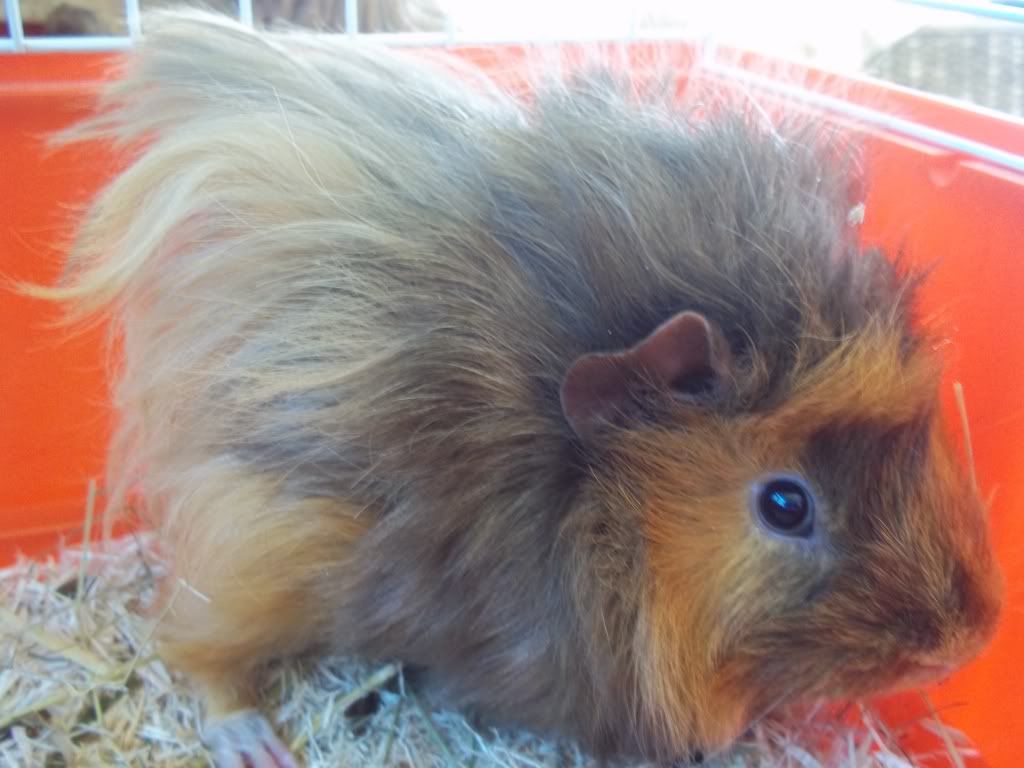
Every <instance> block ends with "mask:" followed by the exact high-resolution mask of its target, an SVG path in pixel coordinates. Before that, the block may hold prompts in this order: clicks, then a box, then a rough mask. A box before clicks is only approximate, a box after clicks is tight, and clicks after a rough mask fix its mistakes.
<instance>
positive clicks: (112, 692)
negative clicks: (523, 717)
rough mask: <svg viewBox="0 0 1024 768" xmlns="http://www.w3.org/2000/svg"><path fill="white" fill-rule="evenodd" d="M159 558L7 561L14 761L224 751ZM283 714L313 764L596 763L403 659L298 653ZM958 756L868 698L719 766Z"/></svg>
mask: <svg viewBox="0 0 1024 768" xmlns="http://www.w3.org/2000/svg"><path fill="white" fill-rule="evenodd" d="M158 573H159V564H158V561H157V559H156V557H155V556H154V548H153V546H152V540H151V539H150V538H148V537H147V536H146V535H137V536H129V537H127V538H122V539H114V540H112V541H110V542H108V543H106V544H103V545H93V547H92V548H91V551H90V548H85V549H83V548H72V547H62V548H61V549H60V551H59V552H58V553H57V554H56V555H54V556H53V557H51V558H50V559H48V560H46V561H45V562H36V561H31V560H27V559H23V560H21V561H20V562H18V563H17V564H16V565H14V566H12V567H10V568H7V569H5V570H2V571H0V595H2V598H0V659H2V666H0V764H3V765H7V766H44V767H46V768H50V767H51V766H52V767H56V766H108V765H109V766H157V767H160V768H186V766H187V767H190V768H191V767H193V766H196V767H198V766H207V765H210V763H209V759H208V757H207V755H206V752H205V750H204V748H203V747H202V744H201V741H200V737H199V723H200V714H201V713H200V709H199V704H198V702H197V700H196V699H195V698H194V697H193V696H192V695H191V694H190V691H189V689H188V687H187V686H186V684H185V682H184V681H183V680H181V679H180V678H179V677H177V676H176V675H174V674H173V673H172V672H171V671H169V670H168V669H167V667H165V666H164V664H163V663H162V662H161V661H160V660H159V659H158V658H156V656H155V655H154V650H153V644H152V642H151V638H152V631H153V622H154V621H158V620H159V617H157V618H156V619H153V618H147V617H146V613H145V607H146V605H147V603H148V601H149V600H150V599H152V596H153V594H154V581H155V578H156V576H157V575H158ZM265 695H266V705H267V711H268V712H274V713H276V717H275V719H276V722H277V724H278V727H279V728H280V729H281V732H282V733H283V734H284V735H285V736H286V737H287V739H288V741H289V742H290V743H291V745H292V747H293V748H294V749H295V750H296V751H297V752H298V753H299V754H302V755H304V756H305V759H306V761H307V765H309V766H310V767H311V768H313V767H318V768H319V767H324V768H326V766H409V767H415V768H419V767H420V766H424V767H427V766H447V765H458V766H467V767H471V768H506V767H507V768H512V767H513V766H514V767H515V768H520V767H522V768H534V767H536V766H589V765H593V763H592V761H590V760H588V759H587V758H586V756H584V755H582V754H580V753H579V752H578V751H577V750H576V749H575V748H573V747H572V746H571V745H568V744H558V743H553V742H548V741H544V740H541V739H538V738H536V737H533V736H531V735H529V734H526V733H515V732H496V731H493V730H490V729H478V728H476V727H474V726H473V725H472V724H471V723H470V722H469V721H467V720H466V719H465V718H464V717H462V716H460V715H459V714H457V713H454V712H447V711H429V710H428V709H427V708H426V707H425V706H424V704H423V703H422V702H421V701H420V699H419V698H418V697H417V696H416V695H415V693H414V692H413V691H411V690H407V689H406V687H405V685H404V682H403V680H402V677H401V674H400V670H399V669H398V667H396V666H395V665H384V666H376V667H371V666H368V665H366V664H363V663H360V662H357V661H354V660H347V659H331V660H325V661H320V662H312V661H308V660H305V661H296V662H292V663H289V664H285V665H279V666H276V667H274V668H272V669H270V670H268V675H267V680H266V685H265ZM925 725H927V726H929V727H931V728H932V729H935V730H937V731H938V732H940V733H941V734H942V736H943V739H944V741H945V743H946V747H947V749H946V751H945V752H944V753H943V754H942V755H907V754H905V753H904V752H903V751H901V750H900V748H899V747H898V746H897V738H896V737H897V735H898V734H894V733H892V732H891V731H889V730H888V729H887V728H886V727H885V726H884V725H883V724H882V722H881V721H880V719H879V718H878V717H877V716H876V715H875V714H873V712H872V711H871V710H870V709H869V708H867V707H862V706H857V707H851V708H850V709H849V710H848V711H847V716H846V717H844V718H843V719H842V720H837V719H836V717H835V714H834V713H829V712H828V711H826V710H824V709H819V710H816V711H812V712H810V713H804V714H802V715H800V716H793V717H791V718H790V719H788V720H786V721H784V722H773V723H763V724H761V725H759V726H758V727H757V728H756V729H755V731H754V733H753V735H752V736H751V737H750V739H749V740H747V741H746V742H744V743H743V744H741V745H740V746H739V747H738V748H737V750H736V751H735V753H734V754H732V755H730V756H728V757H727V758H721V759H719V760H716V761H712V762H711V763H709V764H712V765H714V766H715V768H733V767H736V768H739V766H758V767H763V768H775V767H778V768H782V767H783V766H793V767H794V768H818V767H819V766H821V767H828V768H873V767H875V766H877V767H878V768H907V767H908V766H916V765H922V766H924V765H954V766H957V765H962V764H963V759H964V758H966V757H968V756H969V755H970V754H971V750H970V748H969V747H968V746H967V745H966V741H965V739H964V738H963V737H962V736H961V735H960V734H958V733H956V732H954V731H952V730H951V729H948V728H946V727H943V726H942V725H941V724H940V723H939V722H938V721H937V720H936V721H934V722H930V723H926V724H925Z"/></svg>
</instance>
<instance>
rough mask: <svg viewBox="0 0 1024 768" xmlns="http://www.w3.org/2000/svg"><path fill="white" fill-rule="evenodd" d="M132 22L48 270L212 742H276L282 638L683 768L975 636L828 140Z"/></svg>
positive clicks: (258, 38) (982, 618) (908, 671)
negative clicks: (59, 276) (112, 413)
mask: <svg viewBox="0 0 1024 768" xmlns="http://www.w3.org/2000/svg"><path fill="white" fill-rule="evenodd" d="M149 24H150V26H149V27H148V29H151V34H149V35H148V36H147V37H146V38H145V39H144V40H143V41H142V42H141V44H140V46H139V47H138V49H137V50H136V51H135V52H134V53H133V54H131V55H130V56H129V57H128V59H127V64H126V65H125V68H124V70H123V72H122V73H121V75H120V76H119V77H118V78H117V79H116V80H115V82H114V84H113V85H112V86H111V88H110V90H109V91H108V93H107V97H106V106H105V108H104V109H103V110H101V111H100V112H98V114H97V116H96V117H95V118H93V119H92V120H91V121H89V122H87V123H85V124H84V125H83V126H81V127H80V128H78V129H77V132H76V133H74V134H73V136H74V137H75V138H80V139H82V138H90V139H94V138H101V139H114V140H115V141H116V142H117V143H119V144H120V145H121V146H122V147H124V148H125V149H126V151H129V152H130V157H129V162H128V165H127V167H126V168H125V170H123V172H122V173H120V174H119V175H118V176H117V177H116V178H115V179H114V181H113V182H112V183H111V184H110V186H108V187H107V188H106V190H105V191H103V192H102V194H101V195H100V196H99V198H98V199H97V201H96V202H95V204H94V205H93V206H92V208H91V210H90V211H89V212H88V215H87V216H86V217H85V221H84V223H83V226H82V229H81V231H80V234H79V236H78V238H77V240H76V242H75V243H74V247H73V249H72V250H73V253H72V257H71V262H70V265H69V269H68V272H67V275H66V281H65V282H64V283H63V284H62V285H61V286H59V287H58V288H56V289H54V290H51V291H50V292H49V294H48V295H50V296H51V297H54V298H59V299H62V300H66V301H69V302H72V303H73V306H74V308H75V313H76V314H75V316H82V315H86V314H89V313H93V312H100V311H106V310H111V311H112V312H113V314H114V317H115V318H116V321H117V322H116V328H117V329H118V331H119V334H120V336H119V338H120V342H121V345H122V349H123V355H124V359H123V364H122V367H121V369H120V376H119V379H118V385H117V393H116V399H117V404H118V406H119V408H120V409H121V412H122V414H123V415H122V421H121V425H120V429H119V430H118V432H117V434H116V437H115V441H114V444H113V449H112V452H111V456H110V470H111V473H112V476H111V478H110V484H111V490H112V492H113V494H114V502H112V503H115V504H116V500H117V499H118V498H121V497H122V496H123V495H124V493H125V492H126V491H128V490H130V489H133V490H137V491H138V492H139V493H140V494H141V495H142V497H143V498H144V499H145V501H146V508H147V514H148V516H149V517H148V519H149V521H150V523H151V524H152V525H153V526H154V527H156V528H157V529H158V530H159V532H160V536H161V541H162V543H163V547H164V549H165V552H166V556H167V558H168V562H169V566H170V572H169V575H168V577H167V580H166V588H165V590H164V602H163V604H162V606H161V607H160V608H159V610H160V611H161V612H166V615H164V617H163V621H162V622H161V625H160V628H159V631H160V641H161V648H162V653H163V654H164V656H165V658H166V659H167V660H168V661H169V662H170V663H172V664H173V665H175V666H176V667H177V668H178V669H180V670H182V671H183V672H184V673H186V674H187V675H188V676H190V677H191V679H192V680H193V681H194V682H195V684H196V685H197V686H198V687H199V689H200V690H201V691H202V692H203V693H204V694H205V697H206V703H207V705H208V713H209V719H208V722H207V727H206V737H207V738H208V739H209V743H210V744H211V747H212V749H213V750H214V752H215V753H216V754H217V755H218V758H217V759H218V760H219V761H220V764H222V765H240V764H242V763H243V762H245V764H246V765H253V766H264V765H290V764H291V761H292V758H291V757H290V756H289V755H288V754H287V752H286V751H285V750H284V748H283V747H282V746H281V743H280V742H279V741H278V740H277V738H276V737H275V736H274V734H273V733H272V732H271V730H270V728H269V726H268V725H267V723H266V721H265V720H263V719H262V717H261V716H260V715H259V714H257V713H256V712H255V709H254V708H255V707H256V702H255V700H254V698H253V697H254V693H253V677H254V672H255V670H257V669H258V668H260V666H261V665H263V664H265V663H266V662H267V661H268V660H270V659H275V658H279V657H282V656H287V655H291V654H299V653H306V652H323V653H327V652H330V653H336V654H351V655H355V656H360V657H367V658H372V659H395V660H400V661H401V662H403V663H405V664H407V665H409V666H410V667H413V668H415V669H417V670H418V671H419V672H420V673H421V674H422V677H421V680H422V684H423V685H424V690H425V691H429V692H430V694H431V695H433V696H436V697H437V700H438V701H442V702H445V703H446V704H448V705H451V706H455V707H459V708H461V709H463V710H464V711H468V712H472V713H474V714H475V715H476V716H477V717H479V718H482V719H483V720H484V721H485V722H489V723H493V724H501V725H509V726H517V727H527V728H530V729H535V730H536V731H538V732H542V733H550V734H558V735H561V736H568V737H572V738H575V739H576V740H578V742H579V743H580V744H582V745H583V746H584V747H585V748H586V749H588V750H590V751H592V752H593V753H595V754H598V755H604V756H608V757H624V758H634V757H636V758H642V759H653V760H661V759H666V760H668V759H677V758H680V757H685V756H687V755H690V754H692V753H693V752H694V751H696V750H701V751H703V752H705V753H708V752H714V751H716V750H719V749H722V748H725V747H727V746H728V745H729V744H730V743H732V742H733V741H734V740H735V739H736V738H737V737H738V736H740V735H742V733H743V732H744V731H745V729H746V728H747V727H748V726H749V724H750V723H751V722H752V721H754V720H756V719H757V718H759V717H761V716H763V715H764V714H765V713H766V712H768V711H771V710H772V709H773V708H774V707H776V706H778V705H782V704H787V703H794V702H801V701H806V700H810V699H816V698H818V697H826V698H833V697H837V698H843V697H859V696H862V695H868V694H872V693H875V692H879V691H888V690H890V689H895V688H899V687H901V686H905V685H916V684H920V683H924V682H928V681H930V680H932V679H934V678H937V677H941V676H945V675H947V674H948V673H949V672H950V671H951V670H953V669H954V668H956V667H957V666H959V665H961V664H963V663H965V662H966V661H968V660H969V659H971V658H972V657H974V656H975V655H976V654H977V653H978V652H979V651H980V649H981V648H982V647H983V646H984V645H985V643H986V642H987V640H988V638H989V637H990V635H991V633H992V632H993V627H994V624H995V623H996V620H997V616H998V614H999V610H1000V605H1001V599H1002V598H1001V595H1002V581H1001V576H1000V573H999V571H998V569H997V567H996V565H995V563H994V561H993V555H992V552H991V549H990V542H989V538H988V534H987V531H986V523H985V518H984V510H983V504H982V503H981V501H980V500H979V498H978V496H977V495H976V493H975V491H974V489H973V488H972V486H971V483H970V482H969V480H968V478H967V474H966V472H965V471H964V470H963V469H962V467H961V463H960V459H959V455H958V454H959V451H958V449H957V448H956V447H955V445H954V442H953V440H952V439H951V438H947V437H946V436H945V433H944V427H943V422H942V417H941V416H940V409H939V407H938V403H939V399H940V398H939V390H938V387H939V382H940V373H941V368H940V365H939V363H938V361H937V359H936V357H935V353H934V349H935V346H936V345H935V343H934V340H932V339H931V338H930V337H929V336H928V334H927V333H925V331H923V330H921V329H919V328H918V325H919V323H917V322H916V321H915V320H914V312H913V301H912V297H913V295H914V291H913V287H914V285H915V284H916V278H914V277H913V276H911V275H909V274H906V273H904V271H903V270H901V269H898V268H896V267H894V266H893V265H892V263H890V262H889V261H887V260H886V259H885V258H884V257H883V255H881V254H879V253H877V252H874V251H871V250H862V249H860V248H859V247H858V245H857V240H858V238H857V236H856V232H855V231H854V228H853V227H852V226H851V225H850V224H849V222H848V213H849V211H850V209H851V205H852V204H853V203H855V202H856V200H851V199H850V195H849V190H850V189H851V188H853V187H854V185H853V184H852V182H851V180H850V179H851V177H850V176H848V175H847V171H846V170H841V169H842V168H845V166H840V164H839V163H838V161H836V160H835V158H836V157H837V156H838V154H839V153H838V151H836V146H835V145H833V144H830V143H829V142H828V141H825V140H821V135H822V129H821V128H820V127H819V128H818V129H808V130H804V129H794V131H795V132H792V133H787V132H786V130H784V129H783V128H776V129H772V128H769V127H767V126H765V124H764V122H763V120H762V121H759V120H755V119H753V118H749V119H748V118H746V117H744V116H743V115H742V113H741V112H740V111H728V110H724V111H713V110H712V111H708V112H707V113H706V114H704V115H703V116H701V117H694V116H692V113H684V112H681V111H680V108H678V107H676V106H673V102H674V95H673V88H665V89H664V92H663V91H662V90H659V89H658V88H656V87H655V86H654V85H653V84H651V85H650V87H647V88H639V87H636V88H634V87H631V86H630V85H629V84H628V82H625V81H624V82H619V80H618V79H617V78H616V77H615V76H614V75H613V74H608V73H607V72H606V73H605V74H603V75H600V76H594V77H588V76H585V75H578V76H575V77H562V76H559V77H558V78H554V82H552V83H551V84H549V85H548V86H546V87H545V86H540V87H539V88H538V89H537V90H536V91H532V92H531V95H530V97H529V98H518V97H514V96H512V95H509V94H507V93H505V94H503V93H502V92H501V91H500V90H499V89H498V88H497V87H496V86H491V85H488V83H487V80H486V78H485V77H483V76H482V75H481V76H479V77H476V76H474V75H472V73H471V72H468V71H467V72H459V71H457V69H458V68H457V67H456V66H455V65H454V64H452V63H446V62H444V61H443V60H442V61H441V62H440V63H437V62H435V63H431V64H429V65H428V64H427V63H426V60H425V59H424V58H422V57H414V55H413V54H402V53H400V52H397V51H388V50H381V49H377V48H374V47H370V46H367V45H346V44H344V43H343V42H336V41H335V42H332V41H331V40H328V39H323V38H315V37H306V36H301V35H298V34H292V35H289V36H276V35H275V36H272V35H265V34H260V33H255V32H252V31H249V30H247V29H243V28H242V27H240V26H238V25H236V24H233V23H230V22H227V21H222V20H218V19H215V18H213V17H208V16H202V15H196V14H189V13H175V14H168V15H160V16H156V17H153V18H152V19H151V20H150V22H149ZM467 78H469V79H467ZM659 94H662V95H659ZM688 114H689V115H690V116H688ZM43 293H46V292H45V291H43ZM181 584H185V585H187V587H188V588H187V589H185V588H180V585H181Z"/></svg>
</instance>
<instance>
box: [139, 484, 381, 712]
mask: <svg viewBox="0 0 1024 768" xmlns="http://www.w3.org/2000/svg"><path fill="white" fill-rule="evenodd" d="M278 486H279V483H277V482H275V481H273V480H269V479H267V478H261V477H258V476H249V475H246V474H243V473H242V472H241V471H239V470H237V469H235V470H227V471H224V472H220V473H217V474H214V475H211V476H210V477H208V478H205V479H204V480H203V481H202V483H201V484H199V485H198V486H195V487H193V488H192V489H191V490H192V493H190V495H189V497H188V498H187V499H185V500H184V501H183V502H182V507H181V508H180V509H178V510H175V511H174V517H173V518H171V519H173V520H174V522H175V525H174V526H173V527H172V528H169V529H167V530H166V531H165V534H164V536H163V538H162V542H163V546H164V551H165V554H166V555H167V557H168V561H169V562H170V563H171V564H172V566H173V570H172V571H171V574H170V575H169V577H168V578H167V579H166V581H165V582H164V584H163V590H162V599H161V600H160V601H158V603H157V605H156V606H155V607H154V612H155V613H156V615H157V616H158V617H159V624H158V627H157V630H158V634H157V637H158V640H159V643H160V651H161V653H162V655H163V656H164V657H165V658H166V659H167V660H168V661H169V662H170V663H171V664H172V665H174V666H175V667H176V668H178V669H180V670H182V671H183V672H185V673H186V674H188V675H189V676H190V677H191V678H192V679H193V680H194V681H195V682H196V683H197V684H198V685H199V686H200V688H201V689H202V690H204V691H205V692H206V693H207V695H208V703H209V704H210V710H211V715H213V716H218V715H224V714H228V713H230V712H232V711H235V710H237V709H238V708H240V707H251V706H254V705H255V704H256V703H257V699H256V696H255V691H254V690H253V689H252V687H251V686H252V685H253V684H254V683H255V682H257V677H256V674H255V673H256V671H257V670H258V668H259V667H260V666H261V665H262V664H264V663H265V662H267V661H271V660H273V659H275V658H278V657H280V656H281V654H298V653H302V652H305V651H308V650H310V649H312V648H315V647H316V645H317V644H318V643H319V642H322V638H321V633H323V632H325V631H326V629H327V627H328V619H329V617H328V616H325V615H324V614H325V603H324V602H323V599H324V598H323V596H324V594H325V593H331V592H332V591H334V590H335V589H337V588H338V587H339V585H338V584H337V583H336V579H337V578H338V575H339V571H341V570H343V569H344V567H345V561H346V557H347V555H346V553H347V552H348V551H349V550H350V549H351V547H352V546H353V543H354V542H356V541H357V540H358V538H359V537H360V536H361V535H362V534H363V533H364V532H365V529H366V527H367V522H366V519H367V518H366V515H362V516H360V514H359V511H358V510H354V509H351V508H347V507H346V506H345V505H344V504H339V502H337V501H336V500H333V499H309V500H303V501H294V500H287V499H283V498H282V497H281V492H280V490H281V489H280V488H279V487H278ZM162 514H164V515H166V514H167V512H166V511H163V513H162ZM154 524H155V525H156V526H158V527H159V525H160V522H159V516H158V518H157V519H156V520H155V521H154Z"/></svg>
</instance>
